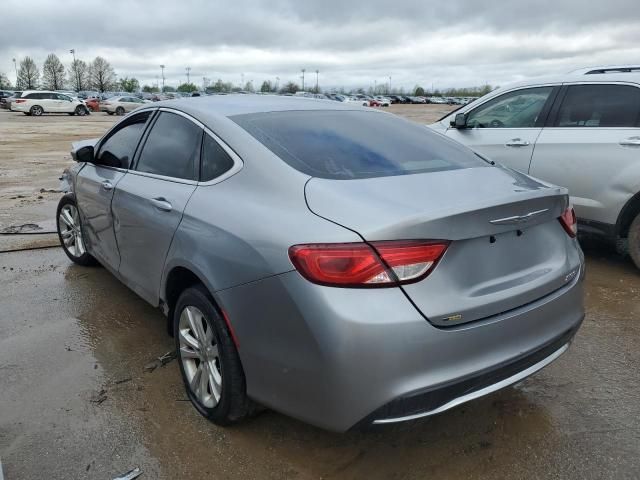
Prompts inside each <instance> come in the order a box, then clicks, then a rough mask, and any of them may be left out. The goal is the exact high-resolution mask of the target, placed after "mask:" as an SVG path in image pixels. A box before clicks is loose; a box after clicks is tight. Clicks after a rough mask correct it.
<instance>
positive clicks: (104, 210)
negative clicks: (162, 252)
mask: <svg viewBox="0 0 640 480" xmlns="http://www.w3.org/2000/svg"><path fill="white" fill-rule="evenodd" d="M149 117H150V112H143V113H141V114H139V115H135V116H133V117H131V118H129V119H127V120H125V121H124V122H122V123H120V124H119V125H118V126H117V127H116V128H114V129H113V130H112V131H111V132H109V134H108V136H107V137H105V138H104V139H103V140H101V142H100V144H99V145H98V147H97V152H96V155H95V162H94V163H88V164H86V165H85V166H84V168H83V169H82V170H81V171H80V173H79V174H78V177H77V179H76V184H75V196H76V200H77V203H78V209H79V211H80V215H81V217H82V227H83V230H84V238H85V242H86V243H87V247H88V249H89V251H90V252H91V254H92V255H94V256H95V257H96V258H98V260H100V261H101V262H102V263H103V264H105V265H107V266H108V267H110V268H112V269H113V270H117V269H118V267H119V264H120V254H119V252H118V246H117V243H116V238H115V234H114V230H113V226H114V225H113V216H112V213H111V201H112V198H113V194H114V189H115V187H116V186H117V185H118V182H120V180H121V179H122V178H123V177H124V176H125V174H126V171H127V170H126V169H127V168H129V164H130V162H131V161H132V160H133V157H134V154H135V151H136V148H137V146H138V143H139V141H140V138H141V137H142V133H143V131H144V128H145V125H146V123H147V121H148V119H149Z"/></svg>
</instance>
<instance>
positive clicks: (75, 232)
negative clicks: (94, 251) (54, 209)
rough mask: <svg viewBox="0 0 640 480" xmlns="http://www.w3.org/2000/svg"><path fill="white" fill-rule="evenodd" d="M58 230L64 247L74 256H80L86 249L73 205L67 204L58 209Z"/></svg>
mask: <svg viewBox="0 0 640 480" xmlns="http://www.w3.org/2000/svg"><path fill="white" fill-rule="evenodd" d="M58 230H59V231H60V236H61V237H62V242H63V243H64V248H65V249H66V250H67V251H68V252H69V253H70V254H71V255H72V256H74V257H81V256H82V255H84V253H85V252H86V251H87V250H86V248H85V246H84V240H83V238H82V229H81V228H80V217H79V216H78V209H77V208H76V207H75V205H70V204H67V205H65V206H64V207H62V208H61V209H60V215H59V216H58Z"/></svg>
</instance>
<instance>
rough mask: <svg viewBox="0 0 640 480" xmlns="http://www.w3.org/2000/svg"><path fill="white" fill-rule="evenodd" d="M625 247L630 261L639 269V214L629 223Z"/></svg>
mask: <svg viewBox="0 0 640 480" xmlns="http://www.w3.org/2000/svg"><path fill="white" fill-rule="evenodd" d="M627 245H628V249H629V256H630V257H631V260H633V263H635V264H636V267H638V268H640V214H639V215H636V218H635V219H634V220H633V222H631V226H630V227H629V234H628V243H627Z"/></svg>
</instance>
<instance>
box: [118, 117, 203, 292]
mask: <svg viewBox="0 0 640 480" xmlns="http://www.w3.org/2000/svg"><path fill="white" fill-rule="evenodd" d="M202 134H203V129H202V126H201V125H200V124H198V123H197V122H195V121H193V120H191V119H190V118H188V117H186V116H183V115H181V114H178V113H172V112H169V111H161V112H160V114H159V115H158V117H157V119H156V120H155V122H154V124H153V126H152V127H151V130H150V132H149V134H148V135H147V136H146V139H145V140H144V141H143V146H142V149H141V152H140V153H139V155H138V158H137V160H136V165H135V167H134V169H133V170H132V171H130V172H129V173H128V174H127V175H126V177H124V178H123V179H122V180H121V181H120V182H119V183H118V186H117V188H116V191H115V195H114V198H113V205H112V210H113V215H114V222H115V236H116V239H117V242H118V247H119V250H120V256H121V262H120V268H119V272H120V275H121V276H122V278H123V280H124V281H125V283H127V285H129V287H130V288H131V289H133V290H134V291H135V292H137V293H138V294H139V295H140V296H141V297H143V298H144V299H146V300H147V301H148V302H150V303H152V304H156V303H157V301H158V291H159V287H160V279H161V276H162V269H163V266H164V261H165V257H166V255H167V252H168V250H169V247H170V245H171V241H172V240H173V235H174V233H175V231H176V229H177V228H178V225H179V224H180V221H181V220H182V214H183V211H184V209H185V207H186V205H187V202H188V201H189V198H190V197H191V195H192V194H193V192H194V191H195V189H196V185H197V180H198V169H199V164H200V149H201V142H202Z"/></svg>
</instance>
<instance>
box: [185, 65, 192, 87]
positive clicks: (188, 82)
mask: <svg viewBox="0 0 640 480" xmlns="http://www.w3.org/2000/svg"><path fill="white" fill-rule="evenodd" d="M185 70H186V71H187V84H190V83H191V77H190V76H189V75H190V72H191V67H187V68H185Z"/></svg>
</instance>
